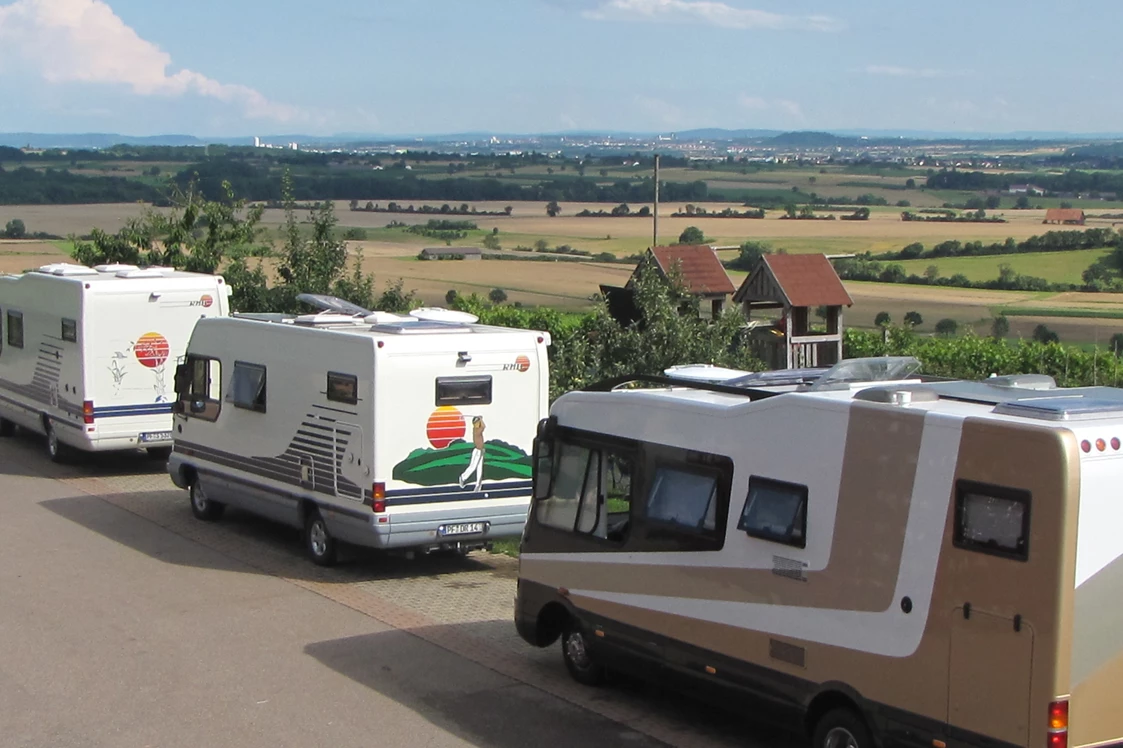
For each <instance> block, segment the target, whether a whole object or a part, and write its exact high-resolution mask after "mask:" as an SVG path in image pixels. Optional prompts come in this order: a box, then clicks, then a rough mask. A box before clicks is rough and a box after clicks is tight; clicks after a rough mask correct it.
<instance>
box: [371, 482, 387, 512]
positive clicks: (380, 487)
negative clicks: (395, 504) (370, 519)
mask: <svg viewBox="0 0 1123 748" xmlns="http://www.w3.org/2000/svg"><path fill="white" fill-rule="evenodd" d="M370 508H371V511H373V512H374V513H375V514H382V513H383V512H385V511H386V484H385V483H375V484H374V485H373V486H372V487H371V502H370Z"/></svg>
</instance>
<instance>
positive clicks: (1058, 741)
mask: <svg viewBox="0 0 1123 748" xmlns="http://www.w3.org/2000/svg"><path fill="white" fill-rule="evenodd" d="M1049 748H1068V699H1058V700H1057V701H1054V702H1051V703H1050V704H1049Z"/></svg>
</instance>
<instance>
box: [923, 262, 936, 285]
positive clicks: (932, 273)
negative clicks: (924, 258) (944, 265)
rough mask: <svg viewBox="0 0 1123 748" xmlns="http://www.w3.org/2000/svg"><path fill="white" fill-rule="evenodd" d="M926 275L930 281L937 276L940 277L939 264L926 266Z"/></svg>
mask: <svg viewBox="0 0 1123 748" xmlns="http://www.w3.org/2000/svg"><path fill="white" fill-rule="evenodd" d="M924 277H925V278H927V279H928V281H929V282H931V281H934V280H936V279H937V278H939V277H940V268H939V266H938V265H929V266H928V267H926V268H924Z"/></svg>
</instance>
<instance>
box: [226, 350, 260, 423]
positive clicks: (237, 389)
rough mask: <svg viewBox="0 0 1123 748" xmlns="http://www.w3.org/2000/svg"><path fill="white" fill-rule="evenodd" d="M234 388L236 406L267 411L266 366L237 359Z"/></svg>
mask: <svg viewBox="0 0 1123 748" xmlns="http://www.w3.org/2000/svg"><path fill="white" fill-rule="evenodd" d="M232 389H233V390H234V392H233V400H234V405H235V406H236V407H238V408H248V409H249V410H256V411H260V412H262V413H264V412H265V367H264V366H258V365H257V364H247V363H243V362H242V361H235V362H234V377H233V382H232Z"/></svg>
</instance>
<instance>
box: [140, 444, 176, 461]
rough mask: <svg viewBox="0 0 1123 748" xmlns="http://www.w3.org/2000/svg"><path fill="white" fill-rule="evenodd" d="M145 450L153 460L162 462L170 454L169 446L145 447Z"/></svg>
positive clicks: (166, 459)
mask: <svg viewBox="0 0 1123 748" xmlns="http://www.w3.org/2000/svg"><path fill="white" fill-rule="evenodd" d="M145 451H146V452H148V456H149V457H151V458H152V459H153V460H160V461H162V462H167V461H168V458H169V457H171V456H172V448H171V447H147V448H146V449H145Z"/></svg>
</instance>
